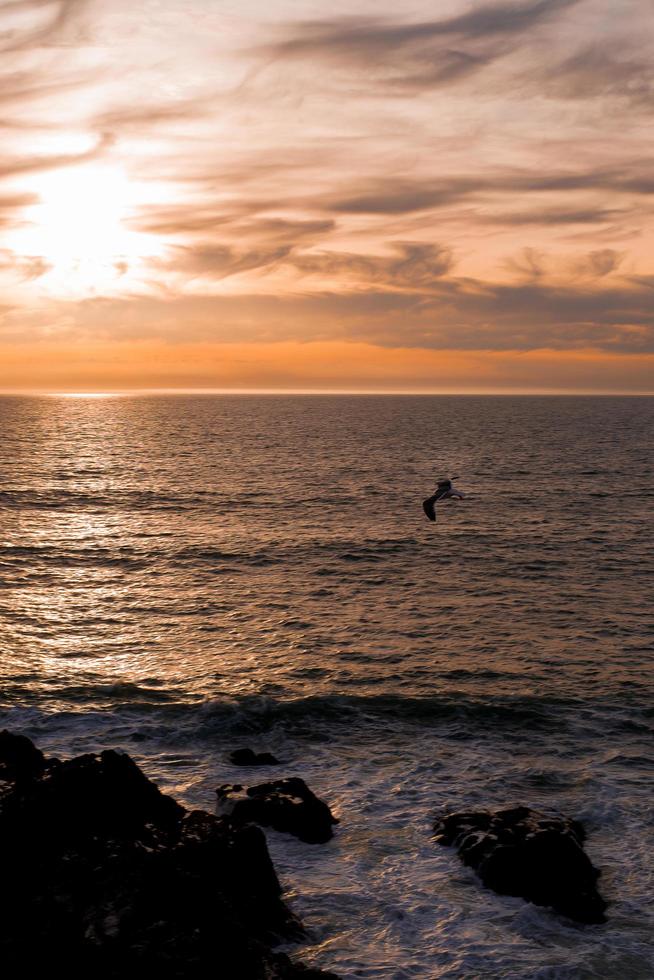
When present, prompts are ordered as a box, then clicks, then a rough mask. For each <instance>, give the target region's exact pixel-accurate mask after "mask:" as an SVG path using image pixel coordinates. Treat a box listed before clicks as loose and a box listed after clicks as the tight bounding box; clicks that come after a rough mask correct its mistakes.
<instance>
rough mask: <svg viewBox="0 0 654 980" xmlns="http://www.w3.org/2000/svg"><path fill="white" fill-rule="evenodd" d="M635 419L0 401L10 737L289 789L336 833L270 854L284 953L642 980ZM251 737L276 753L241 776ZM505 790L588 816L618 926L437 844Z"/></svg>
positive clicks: (646, 773)
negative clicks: (272, 760) (445, 488)
mask: <svg viewBox="0 0 654 980" xmlns="http://www.w3.org/2000/svg"><path fill="white" fill-rule="evenodd" d="M653 416H654V401H653V400H651V399H647V398H626V397H625V398H620V397H615V398H594V397H585V398H573V397H560V398H559V397H556V398H541V397H427V396H424V397H408V396H407V397H404V396H393V397H386V396H370V397H368V396H357V397H354V396H353V397H346V396H324V397H323V396H294V397H290V396H289V397H286V396H256V397H255V396H211V397H209V396H175V397H159V396H157V397H154V396H152V397H127V396H124V397H123V396H121V397H107V398H91V397H86V398H71V397H49V396H43V397H4V398H0V432H1V433H2V440H1V444H0V629H1V646H2V651H1V652H2V666H1V670H2V684H1V707H2V711H1V715H0V724H2V725H5V726H7V727H9V728H10V729H12V730H13V731H19V732H23V733H25V734H27V735H29V736H30V737H31V738H33V739H34V740H35V741H36V742H37V744H38V745H39V746H40V747H41V748H43V749H44V750H46V751H47V752H48V753H50V754H58V755H60V756H70V755H71V754H76V753H80V752H86V751H95V750H99V749H102V748H107V747H113V748H117V749H121V750H125V751H127V752H129V753H130V754H131V755H132V756H133V757H134V758H135V759H136V760H137V761H138V762H139V764H141V765H142V767H143V768H144V770H145V771H146V773H147V774H148V775H149V776H150V777H151V778H153V779H154V780H156V781H157V783H158V784H159V785H160V786H161V788H162V789H164V790H165V791H169V792H171V793H173V794H174V795H175V796H176V797H177V798H178V799H180V800H181V801H182V802H184V803H186V804H187V805H189V806H194V807H203V808H206V809H209V810H211V809H212V808H213V805H214V789H215V787H216V786H217V785H218V784H220V783H222V782H234V781H243V782H246V783H247V782H251V783H252V782H257V781H262V780H264V779H267V778H270V775H271V774H273V773H274V775H275V776H276V777H277V776H284V775H299V776H302V777H303V778H304V779H306V781H307V782H308V784H309V785H310V786H311V788H312V789H313V790H314V791H315V792H316V793H317V794H318V795H319V796H321V797H322V798H324V799H325V800H326V801H327V802H328V803H329V804H330V805H331V807H332V808H333V810H334V812H335V813H336V815H337V816H338V817H339V818H340V821H341V822H340V824H339V826H338V828H337V830H336V836H335V839H334V840H333V841H332V842H330V843H329V844H327V845H321V846H315V845H314V846H312V845H308V844H302V843H301V842H299V841H297V840H295V839H294V838H289V837H287V836H285V835H281V834H277V833H274V832H268V834H267V836H268V840H269V846H270V849H271V852H272V855H273V859H274V861H275V865H276V867H277V870H278V873H279V875H280V878H281V881H282V884H283V886H284V888H285V890H286V895H287V898H288V900H289V901H290V903H291V905H292V906H293V908H294V909H295V910H296V911H297V913H298V914H299V915H300V916H301V917H302V919H303V921H304V923H305V925H306V927H307V931H308V934H307V940H306V942H305V943H304V944H302V945H300V946H299V947H293V950H294V951H295V953H296V954H297V955H299V956H301V957H302V958H303V959H304V960H305V961H306V962H310V963H312V964H315V965H317V966H321V967H323V968H326V969H331V970H334V971H335V972H337V973H338V974H340V976H341V977H343V978H344V980H353V978H356V977H365V978H378V980H382V978H383V980H391V978H392V980H404V978H407V980H408V978H420V980H436V978H477V977H479V978H484V980H495V978H497V980H499V978H515V980H518V978H521V980H522V978H524V980H527V978H534V980H536V978H538V980H546V978H547V980H554V978H556V980H572V978H575V980H577V978H580V980H581V978H597V977H601V978H613V977H615V978H621V980H630V978H632V980H638V978H642V980H651V978H652V977H654V955H653V953H652V946H651V940H652V935H653V932H654V928H653V927H654V922H653V920H652V911H651V896H652V892H653V890H654V874H653V869H652V853H653V850H654V833H653V831H654V818H653V816H652V810H651V802H652V776H653V775H654V761H653V760H654V749H653V746H652V740H651V737H652V727H653V723H654V701H653V699H652V693H653V692H652V675H651V669H650V665H651V648H652V647H651V640H652V632H651V626H652V619H651V595H652V585H653V581H652V571H653V567H654V562H653V561H652V536H651V531H652V523H651V520H652V500H653V494H654V490H653V480H652V440H651V436H652V422H653ZM454 475H456V476H457V481H456V483H457V485H458V486H459V487H460V488H461V489H462V490H463V491H464V492H465V493H466V499H465V500H464V501H461V502H458V503H457V502H442V503H440V504H438V505H437V521H436V523H435V524H431V523H429V522H428V521H427V520H426V519H425V517H424V514H423V512H422V509H421V501H422V499H423V497H426V496H428V495H429V494H430V493H431V492H432V491H433V489H434V486H435V483H436V480H437V479H439V478H443V477H447V476H454ZM242 746H250V747H252V748H254V749H255V750H268V751H272V752H274V753H275V755H277V756H278V757H279V758H280V759H281V760H282V762H283V764H282V765H281V766H280V767H278V768H277V769H274V770H267V769H264V770H242V769H238V768H236V767H234V766H232V765H231V764H230V762H229V759H228V756H229V753H230V751H232V750H233V749H235V748H238V747H242ZM518 803H519V804H526V805H530V806H535V807H539V808H542V809H545V810H548V811H554V812H561V813H564V814H567V815H569V816H572V817H575V818H578V819H581V820H582V821H583V822H584V823H585V825H586V827H587V830H588V835H589V836H588V843H587V850H588V853H589V855H590V857H591V859H592V860H593V862H594V863H595V864H596V865H597V866H598V867H599V868H601V870H602V878H601V879H600V884H601V891H602V893H603V895H604V897H605V898H606V899H607V900H608V901H609V902H610V906H609V910H608V922H607V923H606V925H600V926H580V925H577V924H575V923H572V922H570V921H567V920H564V919H562V918H560V917H558V916H556V915H554V914H553V913H551V912H550V911H547V910H545V909H540V908H537V907H535V906H533V905H530V904H527V903H525V902H523V901H522V900H520V899H515V898H508V897H500V896H498V895H495V894H494V893H492V892H489V891H487V890H485V889H484V888H483V887H482V886H481V884H480V883H479V881H478V879H477V878H476V877H475V875H474V874H473V872H471V871H470V870H469V869H466V868H464V867H463V865H462V864H461V863H460V861H459V860H458V858H457V857H456V855H455V853H454V852H453V851H451V850H449V849H446V848H442V847H440V846H438V845H436V844H435V843H434V842H433V841H432V839H431V825H432V822H433V820H434V818H435V817H436V816H437V815H438V814H440V813H442V812H443V811H446V810H459V809H466V808H470V807H487V806H491V807H494V806H497V805H512V804H518ZM244 980H245V978H244Z"/></svg>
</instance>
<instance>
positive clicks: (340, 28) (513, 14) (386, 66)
mask: <svg viewBox="0 0 654 980" xmlns="http://www.w3.org/2000/svg"><path fill="white" fill-rule="evenodd" d="M579 2H580V0H528V2H518V3H492V4H486V5H483V6H480V7H477V8H475V9H473V10H471V11H468V12H466V13H464V14H460V15H458V16H453V17H449V18H445V19H442V20H429V21H419V22H417V23H408V24H407V23H401V22H398V21H389V20H385V19H382V18H361V17H350V18H342V19H334V20H331V21H318V22H313V23H305V24H298V25H293V26H291V27H289V29H288V36H287V37H286V38H285V39H284V40H282V41H280V42H278V43H276V44H272V45H269V46H268V47H267V49H266V54H267V55H268V56H269V57H271V58H273V59H274V60H276V61H282V62H289V61H292V60H297V59H302V60H308V61H312V62H314V61H316V60H318V61H324V62H327V63H329V64H331V65H335V66H336V67H339V68H343V69H347V70H350V71H352V70H353V69H356V70H359V71H361V70H363V71H365V72H366V73H367V77H368V78H369V79H370V78H371V77H374V78H376V79H379V78H382V79H385V80H386V81H387V82H390V83H392V84H393V85H395V86H397V87H399V88H400V89H425V88H435V87H440V86H446V85H450V84H452V83H454V82H456V81H458V80H460V79H462V78H466V77H468V76H470V75H473V74H476V73H477V72H479V71H480V70H482V69H483V68H485V67H486V66H488V65H490V64H492V63H493V62H495V61H497V60H498V59H499V58H501V57H503V56H504V55H507V54H510V53H512V52H513V51H514V50H515V48H516V46H517V45H518V44H519V43H520V42H521V40H524V39H528V38H529V36H530V34H531V32H532V31H533V30H534V29H535V28H536V27H538V26H539V25H541V24H543V23H545V22H547V21H550V20H553V19H555V18H556V17H557V16H559V15H561V14H563V13H565V11H567V10H568V9H571V8H572V7H574V6H576V5H577V4H578V3H579Z"/></svg>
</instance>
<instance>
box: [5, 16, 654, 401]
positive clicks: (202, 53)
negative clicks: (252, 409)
mask: <svg viewBox="0 0 654 980" xmlns="http://www.w3.org/2000/svg"><path fill="white" fill-rule="evenodd" d="M352 11H353V8H352V5H351V3H345V2H344V0H330V3H329V4H327V3H325V0H299V2H298V0H275V2H273V3H270V2H268V3H266V4H264V3H263V2H262V0H241V2H239V3H236V2H234V0H216V2H212V3H207V2H206V0H159V2H156V3H155V2H147V3H143V4H133V3H131V2H128V0H8V2H4V3H2V2H0V53H1V55H2V57H1V59H0V103H1V106H2V114H1V116H0V128H1V129H2V152H1V155H0V286H1V288H2V292H1V295H0V389H5V390H20V389H30V390H31V389H36V388H45V389H48V390H59V389H61V390H73V389H80V390H89V389H100V390H103V389H108V390H115V389H117V388H121V387H129V388H141V387H145V388H160V387H165V388H177V387H179V388H188V387H200V388H258V387H263V388H266V389H269V388H270V389H294V388H297V389H314V388H315V389H333V390H341V389H346V390H402V391H411V390H416V391H447V392H450V391H583V392H593V391H598V392H613V391H633V392H648V391H652V388H653V387H654V386H653V384H652V378H653V377H654V372H652V352H653V350H654V348H653V346H652V339H653V320H654V317H653V308H654V304H653V300H654V270H653V269H652V256H653V254H654V233H653V230H652V227H653V226H652V221H651V215H652V196H653V195H654V180H653V179H652V177H651V169H652V168H651V148H652V147H651V131H652V130H651V123H652V120H651V107H652V95H653V93H654V67H653V66H654V18H653V17H652V11H651V5H650V0H621V3H620V5H619V9H618V7H617V5H616V4H615V2H614V0H493V2H483V0H439V2H437V3H430V4H425V3H424V2H422V0H407V2H406V3H405V4H403V5H402V7H401V8H398V6H397V4H391V3H390V2H387V0H374V2H373V0H361V2H360V3H359V4H357V5H356V10H355V15H353V12H352Z"/></svg>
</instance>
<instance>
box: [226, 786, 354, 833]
mask: <svg viewBox="0 0 654 980" xmlns="http://www.w3.org/2000/svg"><path fill="white" fill-rule="evenodd" d="M216 795H217V797H218V812H219V813H221V814H224V815H226V816H228V817H229V819H230V821H232V822H233V823H235V824H244V823H248V822H252V823H258V824H262V825H263V826H264V827H272V828H273V829H274V830H281V831H284V832H285V833H288V834H293V835H294V836H295V837H298V838H299V839H300V840H301V841H305V843H307V844H324V843H325V842H326V841H328V840H331V838H332V837H333V832H332V826H333V825H334V824H336V823H338V820H337V819H336V817H334V816H333V814H332V812H331V810H330V809H329V807H328V806H327V804H326V803H323V801H322V800H319V799H318V797H317V796H315V795H314V794H313V793H312V792H311V790H310V789H309V787H308V786H307V784H306V783H305V782H304V780H303V779H299V778H297V777H293V778H290V779H278V780H276V781H273V782H270V783H261V784H260V785H258V786H251V787H250V788H249V789H246V788H245V787H243V786H240V785H238V784H237V785H231V784H229V783H226V784H224V785H223V786H219V787H218V789H217V790H216Z"/></svg>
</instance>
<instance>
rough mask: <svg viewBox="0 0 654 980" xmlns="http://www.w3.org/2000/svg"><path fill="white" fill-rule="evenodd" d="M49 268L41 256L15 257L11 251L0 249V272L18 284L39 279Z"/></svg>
mask: <svg viewBox="0 0 654 980" xmlns="http://www.w3.org/2000/svg"><path fill="white" fill-rule="evenodd" d="M50 268H51V266H50V264H49V263H48V262H47V261H46V260H45V259H44V258H43V256H42V255H16V254H15V252H12V251H11V249H0V272H2V273H9V274H10V275H11V276H12V277H13V278H15V279H17V280H18V282H31V281H32V280H34V279H40V278H41V276H43V275H45V273H46V272H48V270H49V269H50Z"/></svg>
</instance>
